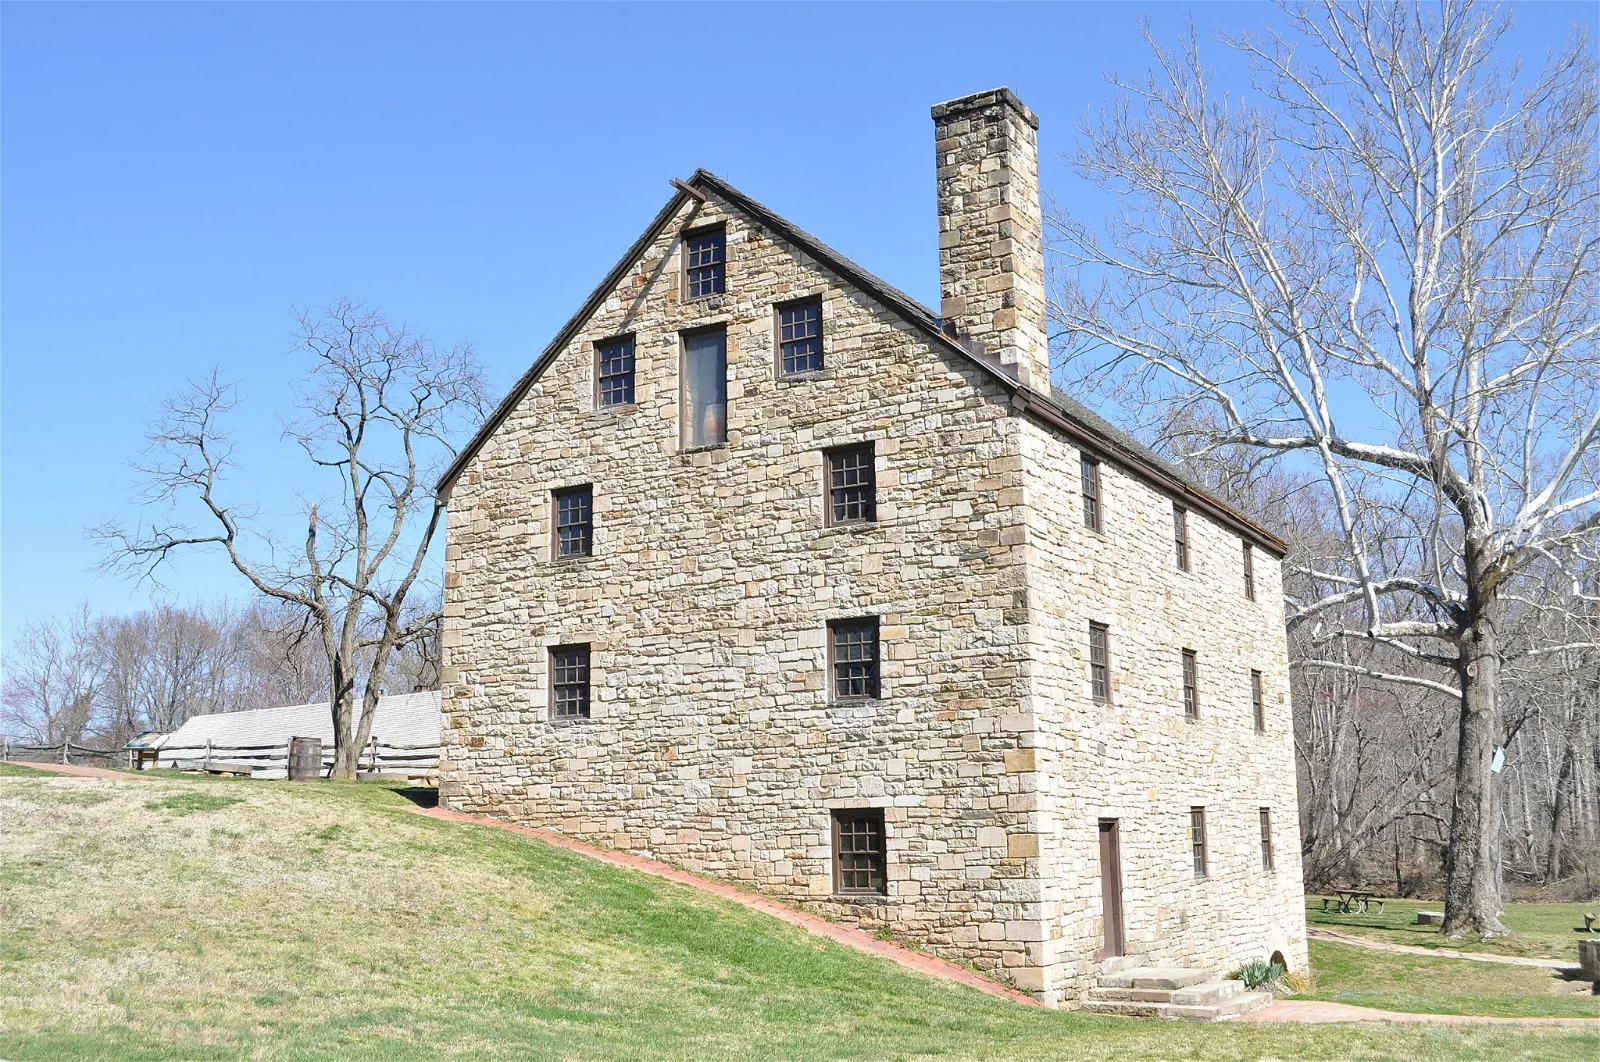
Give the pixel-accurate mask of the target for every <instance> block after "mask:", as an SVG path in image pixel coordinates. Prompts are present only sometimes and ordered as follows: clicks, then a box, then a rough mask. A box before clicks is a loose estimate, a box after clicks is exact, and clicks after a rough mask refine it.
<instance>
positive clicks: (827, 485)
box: [822, 441, 878, 527]
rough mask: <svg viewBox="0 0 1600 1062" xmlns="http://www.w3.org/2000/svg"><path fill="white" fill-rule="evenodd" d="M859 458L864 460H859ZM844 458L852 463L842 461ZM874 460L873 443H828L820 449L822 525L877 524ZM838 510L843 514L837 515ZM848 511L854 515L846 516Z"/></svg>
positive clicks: (838, 513)
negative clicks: (825, 447)
mask: <svg viewBox="0 0 1600 1062" xmlns="http://www.w3.org/2000/svg"><path fill="white" fill-rule="evenodd" d="M863 457H864V458H865V461H864V462H862V461H860V459H861V458H863ZM847 460H848V461H851V462H854V463H852V464H845V463H844V462H845V461H847ZM877 461H878V450H877V446H876V445H875V444H874V443H872V442H870V441H869V442H864V443H851V444H850V445H849V446H832V447H829V448H828V449H826V450H824V451H822V489H823V509H824V512H823V516H824V523H825V524H826V526H828V527H858V526H861V525H864V524H874V523H877V521H878V468H877ZM863 472H864V473H865V475H864V476H863V475H862V473H863ZM841 510H842V511H843V512H844V514H845V515H843V516H841V515H840V512H841ZM852 511H854V512H856V513H858V515H854V516H852V515H850V513H851V512H852Z"/></svg>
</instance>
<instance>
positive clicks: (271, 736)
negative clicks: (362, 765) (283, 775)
mask: <svg viewBox="0 0 1600 1062" xmlns="http://www.w3.org/2000/svg"><path fill="white" fill-rule="evenodd" d="M372 736H373V737H374V738H376V739H377V740H378V741H379V742H380V743H382V744H385V745H437V744H439V691H438V690H427V691H424V692H421V693H402V694H394V695H391V696H388V697H379V698H378V710H377V716H376V717H375V718H374V719H373V722H372ZM292 737H314V738H321V739H322V741H323V742H324V743H325V744H332V743H333V716H332V713H331V712H330V711H329V709H328V702H327V701H318V702H315V703H313V704H291V705H285V706H284V707H281V708H257V709H254V710H253V711H248V712H217V713H214V714H212V715H197V716H194V717H193V718H191V719H190V720H189V721H188V722H187V723H184V724H183V726H181V727H179V728H178V729H177V730H174V731H173V732H172V733H171V734H168V735H167V736H166V737H165V738H164V739H162V741H161V747H162V748H168V749H178V748H195V747H202V746H204V745H205V744H206V742H208V741H209V742H210V743H211V744H212V745H214V746H217V747H219V748H250V747H253V746H257V745H282V744H286V743H287V742H288V740H289V739H290V738H292Z"/></svg>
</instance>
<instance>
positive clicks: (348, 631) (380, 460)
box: [98, 302, 485, 778]
mask: <svg viewBox="0 0 1600 1062" xmlns="http://www.w3.org/2000/svg"><path fill="white" fill-rule="evenodd" d="M296 320H297V324H298V334H297V336H296V344H295V346H296V349H297V351H298V352H299V353H300V354H302V355H303V356H305V357H306V358H307V360H308V362H309V368H308V369H307V371H306V373H305V376H304V378H303V379H302V380H301V382H300V384H299V386H298V387H297V388H296V392H295V396H296V406H297V408H298V409H299V411H300V415H299V416H298V417H297V418H295V419H294V420H292V421H291V422H289V423H288V424H287V425H286V427H285V436H286V437H287V438H289V439H292V440H293V441H294V442H295V443H296V444H297V445H298V446H299V448H300V449H301V450H302V451H303V452H304V454H305V456H306V457H307V459H308V460H309V463H310V466H311V468H313V469H315V470H316V471H318V472H320V473H322V474H323V475H324V476H325V477H326V478H327V480H328V481H329V482H330V488H329V490H328V492H327V494H326V495H325V496H323V497H315V496H313V497H309V498H308V499H307V502H306V507H305V510H304V513H303V526H304V529H305V530H304V536H303V538H302V539H301V541H300V544H299V545H298V546H296V547H293V548H291V547H289V546H287V545H285V544H284V543H282V542H280V541H278V540H276V539H275V537H274V536H273V534H272V532H271V529H270V527H269V526H267V524H266V523H265V522H264V521H262V520H261V519H260V517H259V514H257V513H256V512H255V511H254V510H253V509H249V508H241V507H240V506H239V504H237V503H235V502H233V501H231V500H228V499H226V498H225V497H224V481H225V480H226V479H227V478H228V475H229V473H230V472H231V471H232V470H233V468H234V466H233V464H232V446H231V443H230V440H229V437H228V434H227V432H226V430H225V427H224V422H225V420H226V416H227V414H228V412H229V410H231V409H232V408H233V407H234V405H235V403H236V401H237V399H236V396H235V394H234V391H233V390H232V388H230V387H229V386H228V385H226V384H224V383H223V382H221V380H220V379H219V378H218V376H217V375H216V374H215V373H213V374H212V376H211V377H210V378H209V379H206V380H203V381H200V382H199V383H196V384H191V385H190V386H189V387H187V388H186V389H184V390H183V391H182V392H180V393H179V394H178V395H177V396H176V397H175V398H173V399H171V400H169V402H168V403H167V404H166V406H165V408H164V410H163V415H162V416H161V417H160V419H159V420H158V421H157V423H156V424H155V426H154V428H153V430H152V432H151V436H150V441H151V446H150V450H149V451H148V453H149V455H150V456H149V460H147V461H146V462H144V463H143V464H142V466H141V467H140V471H141V472H142V473H143V475H144V477H145V479H146V483H147V492H146V495H145V501H146V502H147V503H151V504H162V505H170V506H181V505H184V504H187V505H188V506H191V507H194V508H196V509H197V510H198V513H197V515H198V516H199V519H200V520H201V522H202V523H203V525H204V529H202V530H197V529H195V528H194V527H192V526H190V525H188V524H186V523H183V522H182V517H181V516H180V517H179V522H177V523H175V524H173V525H170V526H158V525H152V526H148V527H135V528H131V529H130V528H125V527H122V526H119V525H116V524H108V525H105V526H103V527H101V528H100V529H99V530H98V535H99V537H100V538H101V539H102V540H103V541H104V542H105V543H106V544H107V546H108V547H109V549H108V559H107V564H108V565H109V566H110V567H113V568H117V569H121V570H126V571H132V572H135V573H137V574H139V575H140V576H141V577H153V576H155V575H156V574H157V573H158V571H159V569H160V566H161V564H162V563H163V562H164V561H165V560H167V559H168V558H169V557H170V556H171V555H172V554H173V553H174V552H175V551H182V550H189V549H196V548H199V549H210V550H218V551H221V552H222V553H223V554H225V555H226V557H227V559H228V561H229V562H230V563H231V564H232V565H233V567H234V568H235V569H236V570H237V571H238V572H239V573H240V574H241V575H243V576H244V577H245V579H247V580H248V581H249V583H250V585H251V586H253V587H254V588H255V589H256V591H258V592H259V593H260V594H262V595H264V596H265V597H267V598H270V599H273V600H275V601H278V602H281V603H283V604H284V605H286V606H289V607H291V608H293V609H295V610H296V611H297V612H298V614H299V615H300V617H301V619H302V623H303V630H304V631H305V632H306V634H307V635H308V636H310V637H313V638H314V639H315V640H316V641H317V642H318V643H320V645H321V647H322V652H323V655H324V657H325V658H326V660H327V663H328V674H329V702H330V711H331V712H332V716H333V731H334V741H335V747H336V754H335V765H334V777H338V778H352V777H354V776H355V772H356V764H357V758H358V756H359V755H360V750H361V748H362V746H363V745H365V744H366V742H367V739H368V738H369V736H370V735H371V730H372V721H373V709H374V708H375V707H376V705H377V702H378V698H379V696H380V695H381V694H382V692H383V689H382V686H383V679H384V677H385V676H386V675H387V674H388V673H389V669H390V663H391V657H392V655H393V654H394V653H395V652H397V651H402V650H404V649H405V647H406V646H408V645H410V644H411V643H412V642H413V641H415V640H417V639H419V638H423V637H425V636H426V635H427V633H428V632H429V629H430V627H431V626H432V624H433V623H434V620H435V618H436V617H435V616H434V614H433V613H432V612H431V611H429V612H423V613H420V614H418V613H415V612H414V611H413V612H408V610H407V599H408V596H409V595H410V594H411V592H412V591H413V589H414V588H415V587H416V586H417V585H418V583H419V582H425V581H426V580H425V579H424V573H425V564H426V561H427V558H428V553H429V548H430V546H431V545H432V543H433V540H434V535H435V533H436V532H437V531H438V530H439V528H440V526H441V521H442V518H443V515H444V503H443V501H441V500H440V499H439V498H437V497H436V496H435V495H434V493H433V492H432V491H431V490H430V489H429V484H431V482H432V480H431V478H430V476H431V475H432V473H433V472H434V471H436V470H437V469H438V468H440V467H442V465H443V464H444V463H445V462H448V460H449V459H450V458H451V457H453V456H454V450H453V449H452V443H451V439H452V437H453V436H454V435H456V434H458V432H459V429H461V428H462V427H464V426H466V425H468V424H471V423H475V422H477V421H478V420H480V419H481V417H482V414H483V411H484V407H485V401H484V387H483V378H482V375H481V373H480V371H479V368H478V365H477V362H476V359H475V358H474V357H473V354H472V351H471V349H470V348H469V347H466V346H457V347H454V348H452V349H448V350H445V349H441V348H439V347H437V346H436V345H435V344H433V343H432V342H431V341H429V340H428V339H427V338H426V337H424V336H421V335H418V334H415V333H413V332H411V331H409V330H407V329H406V328H405V327H403V326H398V325H395V324H392V323H391V322H389V321H387V320H385V319H384V317H383V316H382V315H381V314H379V313H377V312H376V311H373V310H370V309H367V308H365V307H362V306H359V305H356V304H353V303H350V302H338V303H335V304H333V305H331V306H329V307H328V308H327V309H325V310H323V311H321V312H317V313H300V314H298V315H297V319H296ZM252 532H253V533H252ZM358 697H359V698H360V703H361V709H360V711H359V713H358V712H357V711H356V703H357V699H358Z"/></svg>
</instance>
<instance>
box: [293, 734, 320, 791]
mask: <svg viewBox="0 0 1600 1062" xmlns="http://www.w3.org/2000/svg"><path fill="white" fill-rule="evenodd" d="M321 777H322V739H321V738H314V737H297V738H290V739H289V778H290V780H291V781H296V782H314V781H316V780H317V779H318V778H321Z"/></svg>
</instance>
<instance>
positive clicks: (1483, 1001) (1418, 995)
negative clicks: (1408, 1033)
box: [1297, 940, 1600, 1018]
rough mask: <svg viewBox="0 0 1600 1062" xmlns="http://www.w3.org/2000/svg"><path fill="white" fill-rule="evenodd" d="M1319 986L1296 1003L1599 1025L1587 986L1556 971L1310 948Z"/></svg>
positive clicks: (1328, 945)
mask: <svg viewBox="0 0 1600 1062" xmlns="http://www.w3.org/2000/svg"><path fill="white" fill-rule="evenodd" d="M1311 967H1312V969H1313V970H1315V971H1316V984H1315V985H1314V986H1313V987H1312V989H1311V990H1310V991H1309V992H1303V993H1300V995H1299V996H1298V997H1297V998H1301V999H1331V1000H1333V1001H1335V1002H1337V1003H1351V1004H1354V1005H1355V1006H1358V1007H1377V1008H1379V1009H1381V1010H1402V1011H1407V1012H1409V1013H1413V1014H1488V1015H1497V1016H1501V1017H1507V1018H1537V1017H1549V1018H1600V996H1596V995H1593V994H1592V993H1591V990H1590V987H1589V982H1587V981H1568V980H1565V979H1564V978H1563V977H1562V976H1561V975H1560V974H1559V973H1557V972H1556V971H1554V970H1541V969H1539V968H1537V967H1532V966H1505V965H1501V964H1497V963H1488V962H1473V961H1472V960H1470V959H1442V958H1435V957H1434V956H1431V955H1405V954H1398V955H1397V954H1394V953H1392V952H1382V951H1373V950H1372V949H1371V948H1359V947H1356V946H1354V945H1351V944H1339V943H1336V942H1334V941H1329V940H1313V941H1312V942H1311Z"/></svg>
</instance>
